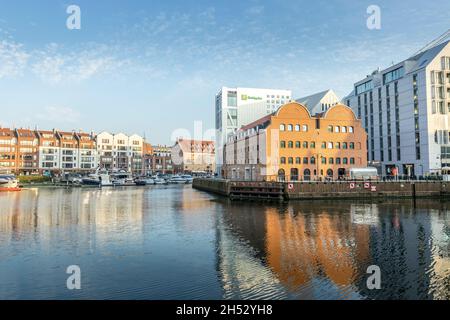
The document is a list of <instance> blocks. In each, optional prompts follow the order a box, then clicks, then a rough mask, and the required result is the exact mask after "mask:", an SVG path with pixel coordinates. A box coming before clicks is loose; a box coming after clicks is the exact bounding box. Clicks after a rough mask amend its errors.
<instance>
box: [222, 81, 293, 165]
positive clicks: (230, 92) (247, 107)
mask: <svg viewBox="0 0 450 320" xmlns="http://www.w3.org/2000/svg"><path fill="white" fill-rule="evenodd" d="M291 99H292V92H291V90H278V89H257V88H227V87H222V88H221V89H220V91H219V93H218V94H217V95H216V100H215V106H216V107H215V109H216V150H217V153H216V164H217V167H216V168H217V172H218V173H220V166H221V164H222V162H223V161H222V152H221V150H222V146H223V144H224V143H225V142H226V141H227V137H228V136H229V135H230V134H233V133H235V132H236V130H237V129H239V128H240V127H242V126H244V125H247V124H249V123H251V122H253V121H255V120H257V119H259V118H261V117H263V116H265V115H267V114H270V113H272V112H274V111H275V110H276V109H277V108H278V107H279V106H281V105H283V104H285V103H287V102H289V101H290V100H291Z"/></svg>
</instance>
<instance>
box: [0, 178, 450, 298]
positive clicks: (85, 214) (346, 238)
mask: <svg viewBox="0 0 450 320" xmlns="http://www.w3.org/2000/svg"><path fill="white" fill-rule="evenodd" d="M449 204H450V202H442V201H437V200H417V201H416V202H413V201H412V200H392V201H383V202H373V203H364V202H360V201H333V202H327V201H311V202H309V201H308V202H289V203H246V202H231V201H229V200H228V199H225V198H221V197H217V196H214V195H211V194H208V193H205V192H201V191H197V190H194V189H192V188H191V186H189V185H187V186H150V187H142V188H117V189H106V188H105V189H103V190H97V189H84V188H83V189H79V188H78V189H67V190H66V189H46V188H41V189H29V190H23V191H22V192H20V193H0V299H449V298H450V205H449ZM71 265H77V266H79V268H80V270H81V278H80V281H81V289H80V290H69V289H67V286H66V280H67V278H68V277H69V276H70V275H69V274H67V273H66V270H67V267H68V266H71ZM371 265H375V266H378V267H379V268H380V269H379V270H380V278H379V279H380V280H381V283H380V289H372V290H370V289H369V288H368V287H367V279H368V278H369V277H370V276H371V274H370V273H368V272H367V269H368V267H369V266H371Z"/></svg>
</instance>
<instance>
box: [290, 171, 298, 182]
mask: <svg viewBox="0 0 450 320" xmlns="http://www.w3.org/2000/svg"><path fill="white" fill-rule="evenodd" d="M291 181H298V169H297V168H292V169H291Z"/></svg>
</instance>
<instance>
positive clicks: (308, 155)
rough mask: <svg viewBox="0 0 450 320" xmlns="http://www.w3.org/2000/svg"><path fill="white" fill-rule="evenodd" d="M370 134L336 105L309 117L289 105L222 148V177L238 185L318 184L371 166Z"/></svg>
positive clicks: (240, 132) (347, 110)
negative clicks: (281, 181)
mask: <svg viewBox="0 0 450 320" xmlns="http://www.w3.org/2000/svg"><path fill="white" fill-rule="evenodd" d="M366 136H367V134H366V132H365V131H364V128H362V126H361V121H360V120H358V119H357V118H356V116H355V114H354V113H353V111H352V110H351V109H350V108H349V107H347V106H344V105H335V106H333V107H331V108H330V109H328V110H327V111H326V112H324V113H322V114H318V115H316V116H311V115H310V113H309V111H308V109H307V108H306V107H304V106H303V105H301V104H299V103H296V102H291V103H288V104H285V105H283V106H281V107H280V108H279V109H278V110H277V111H276V112H274V113H273V114H270V115H267V116H265V117H263V118H261V119H259V120H257V121H255V122H253V123H251V124H248V125H246V126H244V127H242V128H241V129H239V130H238V131H237V132H236V134H235V135H234V136H232V137H230V138H229V140H228V143H227V144H226V145H225V146H224V166H223V170H222V171H223V172H222V176H224V177H226V178H228V179H235V180H274V179H288V180H300V179H305V180H309V179H316V178H324V177H329V178H333V179H337V178H339V177H340V176H344V175H345V174H346V173H347V172H348V170H349V169H350V168H351V167H365V166H367V148H366Z"/></svg>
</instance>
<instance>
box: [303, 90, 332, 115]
mask: <svg viewBox="0 0 450 320" xmlns="http://www.w3.org/2000/svg"><path fill="white" fill-rule="evenodd" d="M295 101H297V102H298V103H300V104H302V105H304V106H305V107H307V108H308V110H309V112H310V113H311V114H312V115H315V114H317V113H321V112H325V111H327V110H328V109H329V108H331V107H332V106H335V105H337V104H338V103H340V102H341V99H340V98H339V97H338V96H337V95H336V93H335V92H334V91H333V90H331V89H328V90H325V91H321V92H318V93H315V94H312V95H309V96H306V97H303V98H299V99H295Z"/></svg>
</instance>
